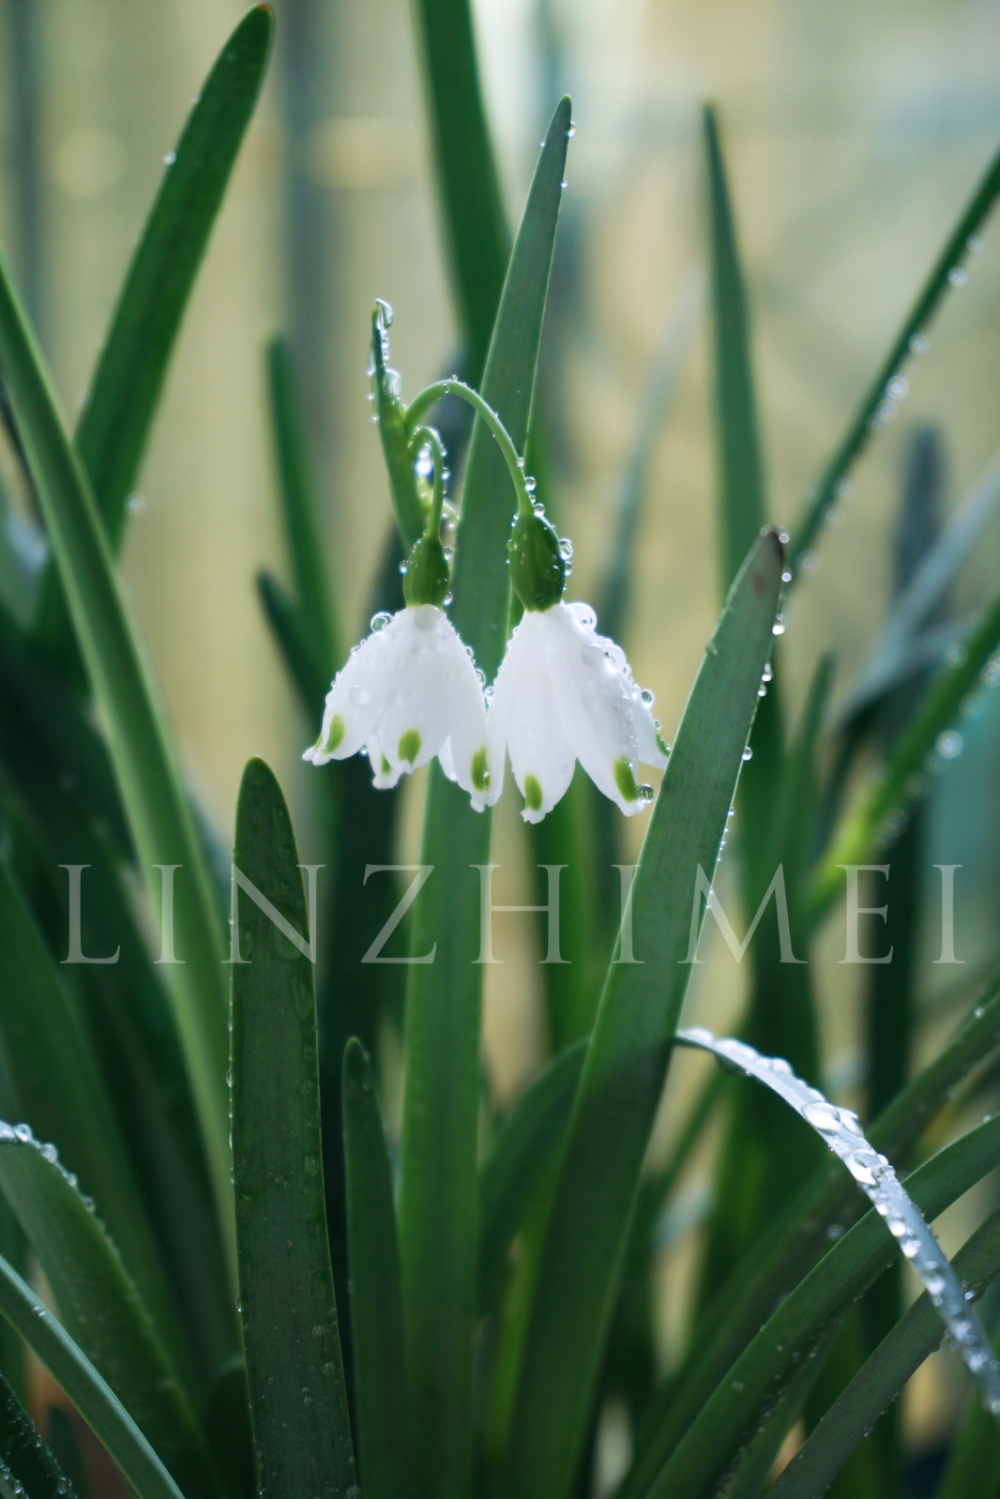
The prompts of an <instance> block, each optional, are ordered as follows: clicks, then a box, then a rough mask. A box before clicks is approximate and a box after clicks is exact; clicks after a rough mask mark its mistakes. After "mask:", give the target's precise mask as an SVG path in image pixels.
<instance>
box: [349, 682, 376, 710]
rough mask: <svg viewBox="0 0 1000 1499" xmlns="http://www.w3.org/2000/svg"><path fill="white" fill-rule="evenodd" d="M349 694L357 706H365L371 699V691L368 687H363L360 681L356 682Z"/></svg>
mask: <svg viewBox="0 0 1000 1499" xmlns="http://www.w3.org/2000/svg"><path fill="white" fill-rule="evenodd" d="M347 696H348V697H349V698H350V700H351V702H352V703H353V704H354V706H355V707H356V708H363V707H364V706H365V704H366V703H367V702H370V701H371V693H370V692H369V691H368V688H367V687H362V686H361V683H360V682H356V683H355V684H354V686H353V687H352V688H351V690H350V692H349V693H348V694H347Z"/></svg>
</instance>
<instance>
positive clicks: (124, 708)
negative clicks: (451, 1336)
mask: <svg viewBox="0 0 1000 1499" xmlns="http://www.w3.org/2000/svg"><path fill="white" fill-rule="evenodd" d="M0 370H2V372H3V376H4V379H5V380H6V383H7V385H8V388H9V390H10V393H11V396H12V399H13V402H14V405H15V407H16V409H17V412H18V416H19V421H20V424H21V431H22V436H23V439H24V444H25V451H26V453H27V457H28V463H29V467H30V470H31V474H32V477H33V479H34V482H35V486H36V489H37V491H38V496H39V502H40V504H41V506H42V509H43V512H44V515H45V520H46V525H47V528H48V532H49V539H50V542H51V544H52V547H53V551H54V553H55V557H56V561H57V563H58V566H59V571H60V576H61V578H62V582H63V586H64V588H65V590H66V597H67V600H68V603H69V608H70V613H71V616H72V619H73V624H74V628H75V630H76V634H77V639H78V641H79V643H80V647H81V650H82V653H83V657H84V661H85V663H86V666H87V671H88V674H89V676H90V679H91V685H92V687H93V689H94V695H95V698H96V700H97V703H98V706H99V707H100V709H101V711H102V713H103V715H104V719H105V722H106V725H107V733H108V740H109V746H110V750H111V758H112V763H113V765H114V767H115V774H116V777H117V780H118V787H119V791H120V793H121V797H122V801H123V803H124V806H125V811H126V815H127V818H128V822H129V827H130V830H131V833H132V837H133V839H134V841H135V845H136V849H137V851H138V856H139V863H140V867H141V869H142V873H143V877H144V880H145V885H146V890H147V893H148V895H149V897H150V900H151V902H152V905H153V907H154V910H156V911H157V912H159V910H160V903H161V891H162V883H161V881H162V875H161V872H160V866H162V865H168V864H169V865H174V866H176V867H177V874H178V876H179V877H178V878H177V879H176V880H175V886H174V918H175V932H176V940H177V952H178V956H179V957H180V958H182V959H183V961H182V962H179V963H177V964H171V965H169V982H170V992H171V997H172V999H173V1002H174V1009H175V1015H176V1021H177V1030H178V1034H179V1036H180V1039H181V1044H182V1046H183V1049H184V1055H185V1061H186V1063H187V1067H188V1072H189V1076H190V1079H191V1086H192V1091H193V1094H194V1098H195V1101H196V1105H197V1108H198V1115H199V1120H200V1123H201V1127H202V1131H203V1136H204V1144H205V1152H206V1155H207V1158H208V1161H209V1167H210V1173H211V1178H212V1184H213V1187H214V1190H215V1195H216V1201H217V1204H218V1208H219V1216H220V1222H221V1224H222V1227H223V1232H224V1234H225V1235H226V1238H227V1243H229V1244H231V1242H232V1189H231V1185H230V1180H229V1144H228V1137H229V1128H228V1119H227V1117H226V1108H225V1082H224V1080H225V1072H226V1046H227V1037H226V1013H227V1011H226V1003H225V998H226V996H225V983H224V980H223V967H222V963H223V957H224V949H223V944H222V930H221V925H220V923H219V920H218V916H217V907H216V903H215V891H214V887H213V884H212V877H211V873H210V871H209V869H208V867H207V864H206V860H205V854H204V850H203V846H202V843H201V840H200V839H199V837H198V834H197V831H196V829H195V825H194V821H193V818H192V814H191V809H190V806H189V805H188V802H187V799H186V797H185V794H184V791H183V788H182V786H181V782H180V777H179V774H178V771H177V767H176V765H175V763H174V758H173V754H172V752H171V749H170V745H169V742H168V739H167V736H166V732H165V730H164V726H163V723H162V720H161V717H160V712H159V709H158V706H157V703H156V696H155V693H154V692H153V689H152V686H151V684H150V680H149V676H148V673H147V671H146V668H145V665H144V663H143V661H142V658H141V655H140V652H139V647H138V643H137V641H136V639H135V636H134V633H133V630H132V626H131V622H130V620H129V616H128V613H127V611H126V608H125V604H124V601H123V599H122V596H121V593H120V590H119V586H118V582H117V578H116V576H115V572H114V567H113V564H112V561H111V556H110V551H109V548H108V543H107V538H106V534H105V529H104V526H103V525H102V522H101V519H100V516H99V515H98V512H97V509H96V506H95V504H94V500H93V497H92V495H91V493H90V489H89V486H88V484H87V480H86V477H85V475H84V472H83V469H82V467H81V465H80V463H79V460H78V459H77V456H76V454H75V452H74V450H73V447H72V445H71V443H70V442H69V439H68V438H67V436H66V433H65V430H64V428H63V426H62V423H61V421H60V418H59V415H58V410H57V406H56V402H55V398H54V396H53V393H52V385H51V380H50V378H49V376H48V372H47V370H46V368H45V364H44V361H43V359H42V355H41V353H40V351H39V349H38V347H37V345H36V343H35V340H34V337H33V335H32V333H31V330H30V328H29V326H28V324H27V323H26V321H25V319H24V316H23V313H22V311H21V308H20V306H19V304H18V301H17V296H16V294H15V292H14V289H13V287H12V285H11V283H10V281H9V279H8V277H7V273H6V268H5V267H3V265H2V263H0Z"/></svg>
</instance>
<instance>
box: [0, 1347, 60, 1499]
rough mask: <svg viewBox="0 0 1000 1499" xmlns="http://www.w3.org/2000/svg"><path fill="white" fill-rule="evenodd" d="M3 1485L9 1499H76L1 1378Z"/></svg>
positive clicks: (0, 1473) (0, 1470) (0, 1460)
mask: <svg viewBox="0 0 1000 1499" xmlns="http://www.w3.org/2000/svg"><path fill="white" fill-rule="evenodd" d="M0 1485H2V1486H3V1490H4V1495H5V1499H7V1496H10V1499H15V1496H17V1499H75V1495H74V1493H73V1488H72V1486H71V1485H70V1484H69V1483H67V1481H66V1479H65V1477H64V1476H63V1474H62V1472H61V1471H60V1468H59V1464H58V1463H57V1462H56V1460H55V1458H54V1457H53V1455H52V1453H51V1452H50V1451H49V1449H48V1447H47V1446H46V1445H45V1443H44V1442H43V1441H42V1438H41V1436H40V1435H39V1433H38V1431H37V1430H36V1429H35V1426H34V1423H33V1422H32V1420H31V1418H30V1417H29V1415H28V1413H27V1411H26V1410H25V1409H24V1407H23V1406H22V1405H21V1402H20V1401H19V1400H18V1398H17V1396H16V1395H15V1394H14V1391H13V1390H12V1389H11V1387H10V1385H9V1384H8V1383H7V1381H6V1379H4V1377H3V1375H2V1374H0Z"/></svg>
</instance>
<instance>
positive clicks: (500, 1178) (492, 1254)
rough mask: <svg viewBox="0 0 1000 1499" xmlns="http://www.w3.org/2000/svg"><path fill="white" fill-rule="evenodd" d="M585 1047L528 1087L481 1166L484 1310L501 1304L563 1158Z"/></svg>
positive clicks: (562, 1057) (569, 1051)
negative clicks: (529, 1223) (528, 1227)
mask: <svg viewBox="0 0 1000 1499" xmlns="http://www.w3.org/2000/svg"><path fill="white" fill-rule="evenodd" d="M585 1053H586V1043H585V1042H584V1041H578V1042H577V1043H576V1044H575V1045H573V1046H568V1047H567V1048H566V1049H565V1050H564V1051H563V1052H561V1053H560V1054H559V1056H557V1057H556V1059H555V1061H554V1062H550V1063H549V1065H548V1067H546V1069H545V1071H544V1072H542V1073H541V1074H540V1076H539V1077H537V1078H535V1080H534V1082H533V1083H532V1084H531V1085H530V1087H528V1088H526V1089H525V1090H524V1092H523V1093H522V1094H521V1097H520V1098H519V1099H518V1100H517V1103H516V1104H515V1105H514V1107H513V1108H512V1109H511V1111H510V1113H509V1114H508V1116H507V1118H506V1119H505V1120H504V1122H503V1124H502V1126H501V1128H500V1130H499V1131H498V1133H497V1136H496V1139H495V1140H494V1141H493V1144H492V1146H491V1148H490V1152H489V1154H488V1155H487V1157H486V1159H485V1160H484V1161H483V1164H482V1166H481V1167H480V1169H479V1309H480V1311H481V1312H486V1311H490V1310H491V1309H492V1308H493V1307H494V1306H495V1305H496V1303H497V1300H498V1299H499V1296H500V1292H501V1290H502V1288H503V1281H504V1275H505V1270H506V1266H507V1258H508V1255H509V1254H510V1248H511V1245H512V1244H513V1242H514V1239H515V1237H516V1235H517V1233H518V1232H519V1230H520V1229H521V1226H522V1224H523V1223H524V1221H525V1217H526V1214H527V1212H528V1209H529V1207H530V1205H531V1200H532V1197H533V1196H534V1193H535V1190H536V1188H537V1187H538V1186H539V1185H540V1183H541V1182H543V1181H544V1180H545V1178H546V1176H547V1175H548V1174H549V1172H550V1171H551V1170H552V1168H553V1166H554V1165H555V1164H556V1161H557V1160H558V1157H559V1151H560V1149H561V1147H562V1143H563V1140H564V1139H565V1136H566V1126H567V1124H568V1123H569V1116H570V1110H571V1109H572V1107H573V1099H574V1096H575V1094H576V1089H577V1084H578V1083H579V1081H580V1073H581V1071H582V1070H583V1059H584V1055H585Z"/></svg>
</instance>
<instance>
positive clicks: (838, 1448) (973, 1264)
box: [768, 1208, 1000, 1499]
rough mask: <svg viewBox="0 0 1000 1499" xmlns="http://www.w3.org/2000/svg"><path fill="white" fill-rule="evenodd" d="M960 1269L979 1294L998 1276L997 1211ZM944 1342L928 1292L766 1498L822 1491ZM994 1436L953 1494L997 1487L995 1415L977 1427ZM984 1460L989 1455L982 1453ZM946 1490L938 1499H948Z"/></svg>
mask: <svg viewBox="0 0 1000 1499" xmlns="http://www.w3.org/2000/svg"><path fill="white" fill-rule="evenodd" d="M952 1263H953V1265H954V1267H955V1271H956V1273H957V1274H958V1275H960V1276H961V1278H962V1281H963V1282H966V1281H967V1282H968V1284H969V1289H970V1290H971V1291H973V1292H974V1293H975V1294H976V1295H977V1296H980V1295H982V1293H983V1291H984V1290H985V1288H986V1287H987V1286H988V1285H989V1284H990V1283H991V1282H992V1281H993V1280H994V1279H995V1278H996V1276H997V1275H998V1274H1000V1208H998V1209H995V1210H994V1211H993V1212H992V1213H991V1214H990V1216H989V1217H988V1218H987V1220H986V1222H985V1223H983V1224H982V1225H981V1227H980V1228H978V1229H977V1230H976V1232H975V1233H974V1234H973V1235H972V1236H971V1238H970V1239H969V1240H968V1241H967V1243H966V1244H965V1245H964V1246H963V1247H962V1249H960V1250H959V1252H958V1254H957V1255H955V1257H954V1259H953V1261H952ZM940 1342H941V1319H940V1317H939V1316H938V1313H937V1309H936V1308H935V1307H934V1305H933V1304H932V1302H931V1299H930V1297H929V1296H928V1295H927V1294H926V1292H925V1293H924V1295H923V1296H921V1297H920V1299H919V1301H917V1302H915V1303H914V1305H913V1306H911V1307H910V1309H909V1311H908V1312H907V1313H906V1315H905V1317H903V1318H902V1319H901V1320H900V1321H899V1322H898V1323H897V1324H896V1326H895V1327H894V1328H893V1329H892V1331H891V1332H890V1333H889V1334H888V1336H887V1337H886V1338H885V1339H884V1340H883V1341H882V1342H881V1343H880V1344H879V1346H878V1348H877V1349H876V1350H875V1352H874V1353H873V1354H872V1356H871V1357H870V1358H869V1359H868V1360H867V1361H866V1362H865V1364H864V1365H863V1367H862V1368H861V1369H860V1370H859V1371H858V1373H857V1374H856V1375H855V1377H854V1379H852V1381H851V1383H850V1384H849V1385H848V1387H847V1389H846V1390H845V1391H844V1393H843V1394H842V1395H841V1397H840V1399H839V1400H837V1401H836V1403H835V1404H834V1405H833V1406H832V1407H831V1408H830V1410H829V1411H827V1413H826V1415H825V1416H824V1417H823V1419H822V1421H821V1422H820V1423H819V1425H818V1426H817V1427H816V1430H815V1431H814V1432H813V1433H812V1435H811V1436H810V1438H809V1440H808V1441H807V1442H806V1443H805V1445H804V1446H803V1447H802V1448H801V1449H800V1450H799V1452H798V1453H797V1455H796V1456H795V1457H794V1458H793V1460H792V1461H791V1462H790V1463H789V1465H788V1467H787V1468H786V1469H785V1471H784V1472H783V1473H782V1475H781V1477H780V1478H779V1480H778V1482H777V1483H776V1484H775V1486H774V1487H773V1488H772V1489H770V1490H769V1491H768V1492H769V1495H770V1496H773V1499H812V1496H813V1495H815V1494H821V1493H823V1492H824V1491H825V1490H826V1488H827V1487H828V1486H829V1484H830V1483H831V1482H832V1480H833V1478H834V1477H835V1476H836V1474H837V1473H838V1472H839V1471H840V1469H841V1467H842V1466H843V1464H844V1463H845V1462H846V1460H847V1458H848V1457H849V1456H850V1455H851V1453H852V1452H853V1451H854V1450H855V1448H856V1447H857V1446H858V1444H859V1443H860V1442H861V1441H862V1440H863V1439H864V1437H865V1436H867V1434H868V1432H869V1431H870V1430H871V1428H872V1426H873V1424H874V1423H875V1421H876V1420H877V1419H878V1417H879V1416H880V1415H881V1414H882V1413H883V1411H885V1410H887V1409H888V1407H889V1405H890V1404H891V1403H892V1401H893V1400H895V1398H896V1396H897V1395H898V1394H899V1392H900V1390H902V1388H903V1386H904V1384H905V1383H906V1381H907V1380H908V1379H909V1378H910V1376H911V1375H912V1374H914V1373H915V1372H916V1370H917V1369H918V1368H919V1367H920V1365H921V1364H922V1363H923V1361H924V1359H925V1358H927V1356H928V1355H929V1354H931V1353H933V1352H934V1350H935V1348H937V1347H938V1345H939V1344H940ZM977 1424H978V1425H979V1426H980V1427H981V1428H982V1430H983V1432H984V1434H985V1433H986V1432H987V1431H988V1432H989V1434H990V1442H989V1449H991V1450H990V1456H991V1457H992V1462H991V1463H990V1465H989V1466H988V1467H987V1466H986V1465H985V1464H984V1465H983V1466H977V1467H976V1468H975V1469H973V1470H972V1471H971V1472H969V1474H968V1477H969V1479H970V1480H971V1482H970V1485H969V1486H968V1487H962V1488H957V1487H956V1488H955V1489H954V1490H952V1491H951V1492H953V1493H954V1494H955V1495H956V1499H958V1495H961V1496H962V1499H969V1496H970V1495H972V1494H977V1495H983V1496H990V1495H993V1494H995V1492H996V1488H997V1485H998V1484H1000V1462H998V1457H1000V1445H998V1442H997V1425H996V1418H995V1417H992V1418H991V1417H986V1416H985V1415H984V1416H983V1417H982V1420H981V1421H980V1422H978V1423H977ZM979 1456H980V1457H983V1458H985V1457H986V1452H985V1451H983V1450H982V1449H980V1451H979ZM948 1493H949V1490H948V1488H947V1486H945V1487H943V1488H942V1489H940V1490H938V1493H937V1496H936V1499H945V1496H946V1495H947V1494H948Z"/></svg>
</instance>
